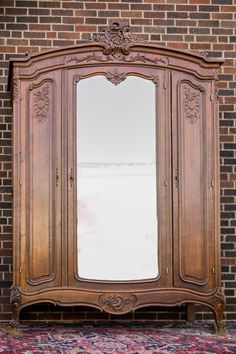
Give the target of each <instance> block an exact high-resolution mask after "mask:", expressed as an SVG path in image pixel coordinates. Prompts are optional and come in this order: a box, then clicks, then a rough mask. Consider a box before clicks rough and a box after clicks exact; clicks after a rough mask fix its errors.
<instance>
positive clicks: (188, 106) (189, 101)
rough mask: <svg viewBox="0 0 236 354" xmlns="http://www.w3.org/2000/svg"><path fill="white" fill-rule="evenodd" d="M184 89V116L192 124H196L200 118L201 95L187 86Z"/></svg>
mask: <svg viewBox="0 0 236 354" xmlns="http://www.w3.org/2000/svg"><path fill="white" fill-rule="evenodd" d="M183 89H184V116H185V118H186V119H187V120H188V121H189V122H190V123H196V122H197V121H198V120H199V118H200V93H199V91H196V90H193V89H192V88H190V87H189V86H187V85H184V86H183Z"/></svg>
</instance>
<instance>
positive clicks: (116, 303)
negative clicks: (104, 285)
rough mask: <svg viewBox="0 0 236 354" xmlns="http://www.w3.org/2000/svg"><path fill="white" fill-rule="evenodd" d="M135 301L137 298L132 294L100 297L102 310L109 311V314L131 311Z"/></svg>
mask: <svg viewBox="0 0 236 354" xmlns="http://www.w3.org/2000/svg"><path fill="white" fill-rule="evenodd" d="M136 301H137V298H136V296H135V295H132V294H122V295H116V294H110V295H102V296H101V297H100V303H101V305H102V307H103V308H105V309H106V310H108V312H109V310H110V311H111V312H120V313H122V312H125V311H129V310H131V309H132V308H133V307H134V305H135V303H136Z"/></svg>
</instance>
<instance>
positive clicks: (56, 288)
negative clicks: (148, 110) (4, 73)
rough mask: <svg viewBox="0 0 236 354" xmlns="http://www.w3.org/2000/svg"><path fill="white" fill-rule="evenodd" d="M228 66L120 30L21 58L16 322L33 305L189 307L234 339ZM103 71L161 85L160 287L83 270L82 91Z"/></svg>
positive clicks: (16, 88)
mask: <svg viewBox="0 0 236 354" xmlns="http://www.w3.org/2000/svg"><path fill="white" fill-rule="evenodd" d="M221 63H222V61H220V60H215V59H211V60H210V59H207V58H206V57H203V56H201V55H198V54H196V53H185V52H183V51H179V50H176V49H168V48H164V47H159V46H156V45H152V44H148V43H142V42H138V41H137V40H136V39H135V38H133V37H132V35H131V34H130V33H129V29H128V28H125V27H122V26H120V25H119V24H117V23H115V24H113V25H112V26H111V27H110V28H108V29H106V31H105V34H100V35H97V36H95V37H94V38H93V39H92V40H91V41H90V42H88V43H82V44H80V45H78V46H75V47H69V48H61V49H55V50H53V51H49V52H44V53H38V54H35V55H32V56H31V55H29V56H27V57H26V58H25V59H16V60H14V61H11V63H10V75H9V87H12V93H13V94H12V97H13V108H14V137H13V140H14V146H13V149H14V161H13V164H14V270H13V273H14V280H13V287H12V293H11V299H10V302H11V305H12V313H13V320H12V324H13V325H15V324H16V323H17V322H18V321H19V312H20V310H21V309H22V308H23V307H25V306H27V305H29V304H33V303H37V302H51V303H54V304H61V305H64V306H69V305H88V306H93V307H96V308H98V309H101V310H104V311H107V312H109V313H112V314H122V313H126V312H129V311H131V310H135V309H137V308H140V307H144V306H150V305H161V306H163V305H166V306H175V305H180V304H183V303H187V304H190V305H188V319H189V320H191V319H193V316H192V310H191V309H192V304H193V303H199V304H203V305H206V306H208V307H209V308H210V309H212V311H213V312H214V314H215V319H216V326H217V329H218V331H219V332H220V333H224V322H223V307H224V294H223V292H222V289H221V287H220V251H219V245H220V243H219V186H218V114H217V112H216V107H217V96H216V92H215V79H216V78H217V71H218V68H219V66H220V65H221ZM94 75H103V76H104V77H106V78H107V79H108V80H109V81H111V82H112V83H113V84H115V85H117V84H119V83H120V82H122V81H123V80H125V79H126V78H127V76H129V75H135V76H139V77H142V78H144V79H145V80H152V81H153V83H154V84H155V86H156V101H157V105H156V107H157V110H156V126H157V132H156V135H157V172H158V174H157V198H158V210H157V213H158V219H159V230H158V231H159V240H158V241H159V248H158V250H159V251H158V260H159V275H158V277H157V278H156V279H153V280H143V281H132V282H127V281H126V282H115V281H109V282H105V281H103V282H101V281H99V282H98V281H89V280H84V279H80V278H79V277H78V275H77V235H76V217H77V216H76V210H77V205H76V198H75V196H76V138H75V131H76V129H75V128H76V126H75V124H76V100H75V89H76V83H77V82H78V81H79V80H84V79H86V77H90V76H94ZM91 104H92V98H91ZM134 247H135V245H134ZM121 261H122V260H121Z"/></svg>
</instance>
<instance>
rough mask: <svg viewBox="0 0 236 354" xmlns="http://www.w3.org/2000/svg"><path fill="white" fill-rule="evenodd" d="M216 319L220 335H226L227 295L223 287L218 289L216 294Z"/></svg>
mask: <svg viewBox="0 0 236 354" xmlns="http://www.w3.org/2000/svg"><path fill="white" fill-rule="evenodd" d="M214 297H215V310H214V312H215V319H216V325H217V327H218V331H219V333H222V334H225V321H224V320H223V313H224V305H225V295H224V292H223V290H222V288H221V287H217V288H216V293H215V296H214Z"/></svg>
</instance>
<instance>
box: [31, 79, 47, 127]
mask: <svg viewBox="0 0 236 354" xmlns="http://www.w3.org/2000/svg"><path fill="white" fill-rule="evenodd" d="M48 114H49V84H48V83H47V84H46V85H44V86H43V87H42V88H40V89H39V90H37V91H36V92H35V93H34V118H35V119H36V120H37V122H39V123H44V122H45V121H46V120H47V118H48Z"/></svg>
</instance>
